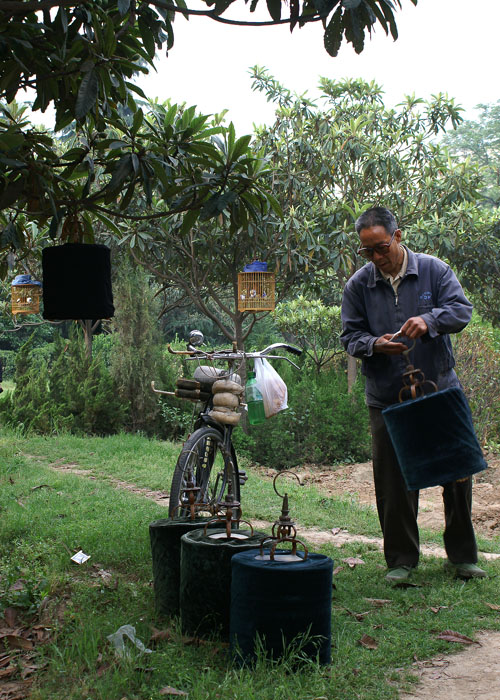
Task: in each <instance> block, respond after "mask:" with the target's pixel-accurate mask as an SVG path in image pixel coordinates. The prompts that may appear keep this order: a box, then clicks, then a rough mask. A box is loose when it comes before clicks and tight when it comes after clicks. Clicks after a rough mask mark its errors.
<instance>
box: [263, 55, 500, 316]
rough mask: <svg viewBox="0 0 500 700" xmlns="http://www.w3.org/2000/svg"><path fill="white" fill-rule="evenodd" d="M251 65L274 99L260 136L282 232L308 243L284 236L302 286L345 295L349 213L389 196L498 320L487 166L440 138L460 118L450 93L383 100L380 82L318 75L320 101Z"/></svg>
mask: <svg viewBox="0 0 500 700" xmlns="http://www.w3.org/2000/svg"><path fill="white" fill-rule="evenodd" d="M252 74H253V77H254V87H255V89H257V90H260V91H263V92H265V93H266V94H267V96H268V99H270V100H272V101H273V102H275V103H276V105H277V106H278V108H277V111H276V121H275V123H274V124H273V125H272V126H271V127H264V128H262V129H260V130H259V132H258V134H257V145H258V146H260V147H261V148H263V149H264V152H266V153H267V154H268V155H270V156H271V158H272V164H273V166H274V168H275V173H274V176H273V182H272V188H273V193H274V194H275V195H276V197H277V199H278V201H279V202H280V205H281V207H282V209H283V212H284V218H283V220H282V222H281V223H279V224H278V229H279V230H281V231H282V235H283V236H284V238H285V240H292V241H295V240H296V239H300V240H302V241H304V242H305V243H306V245H305V248H306V250H307V253H306V254H305V253H304V247H303V248H302V249H299V248H296V247H295V246H294V245H289V246H288V250H289V259H290V262H289V263H288V264H290V265H292V266H293V265H297V266H300V268H301V270H302V280H301V281H302V282H303V284H304V285H307V286H308V287H309V288H312V289H315V290H316V294H317V296H320V295H321V294H325V293H326V291H327V290H328V294H329V296H330V300H331V301H332V302H333V303H338V302H339V300H340V294H341V290H342V288H343V286H344V284H345V282H346V280H347V278H348V277H350V275H351V274H352V273H353V272H354V271H355V269H356V268H357V267H358V266H359V259H358V258H357V257H356V248H357V246H358V240H357V235H356V233H355V232H354V230H353V229H354V226H353V224H354V221H355V219H356V218H357V217H358V216H359V214H360V213H361V212H362V211H363V210H364V209H365V208H367V207H369V206H372V205H382V206H387V207H388V208H389V209H391V210H392V211H394V212H395V214H396V218H397V219H398V221H399V224H400V227H401V229H402V230H403V233H404V236H405V240H406V241H407V242H408V243H409V244H410V245H411V246H414V247H415V248H416V249H417V250H421V251H424V252H427V253H431V254H432V253H433V254H437V255H439V256H440V257H442V258H444V259H446V260H447V261H449V262H450V264H452V265H453V266H455V267H456V268H457V269H458V270H459V271H460V276H461V279H462V281H463V283H464V285H465V286H466V287H467V289H468V290H469V291H470V292H472V293H474V294H475V295H477V296H478V298H479V299H480V300H481V312H482V313H483V314H485V315H487V316H488V317H489V318H490V319H491V320H496V321H498V319H499V316H498V308H499V301H500V287H499V281H498V280H499V278H500V277H499V269H498V255H497V251H498V237H499V233H498V228H497V225H496V222H495V217H494V215H492V214H488V213H486V212H482V211H481V208H480V207H478V206H477V201H478V199H479V198H480V194H479V192H480V190H481V189H482V187H483V184H484V180H483V176H482V173H481V171H480V169H479V167H478V166H477V165H474V164H473V163H471V162H468V161H466V162H464V161H463V159H461V158H459V157H451V156H450V155H449V153H448V150H447V149H446V148H445V147H444V146H443V145H442V144H439V143H436V136H437V135H440V134H443V133H445V132H446V130H447V129H448V128H449V127H452V128H456V127H457V126H458V125H459V124H460V122H461V120H462V118H461V108H459V107H457V105H456V104H455V103H454V101H453V99H450V98H448V97H447V96H446V95H443V94H439V95H434V96H432V98H431V99H430V100H427V101H425V100H423V99H421V98H417V97H415V96H408V97H406V98H405V99H404V101H403V102H402V103H401V104H400V105H398V106H397V107H396V108H395V109H388V108H386V107H385V106H384V103H383V95H382V90H381V88H380V87H379V86H378V85H376V84H375V83H373V82H372V83H367V82H365V81H362V80H343V81H334V80H329V79H326V78H321V80H320V85H321V88H322V92H323V100H324V102H325V107H324V108H322V109H320V108H319V107H318V106H317V105H316V104H315V103H313V102H311V101H310V100H308V99H306V98H305V97H304V96H297V95H293V94H292V93H291V92H290V91H289V90H287V89H286V88H285V87H284V86H282V85H280V84H279V83H278V82H277V81H276V80H274V79H273V78H272V77H271V76H270V75H269V73H268V71H267V70H265V69H262V68H259V67H257V66H256V67H254V68H253V69H252ZM325 249H326V250H325ZM325 260H327V261H328V263H327V264H325ZM320 261H321V262H320ZM363 262H364V261H363ZM322 270H324V271H325V272H323V273H322V272H321V271H322ZM485 282H486V284H485Z"/></svg>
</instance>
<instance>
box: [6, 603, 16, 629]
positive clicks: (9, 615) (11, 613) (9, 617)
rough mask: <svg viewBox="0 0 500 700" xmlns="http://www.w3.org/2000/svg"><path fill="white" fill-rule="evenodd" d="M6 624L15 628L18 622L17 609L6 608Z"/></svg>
mask: <svg viewBox="0 0 500 700" xmlns="http://www.w3.org/2000/svg"><path fill="white" fill-rule="evenodd" d="M3 616H4V620H5V622H6V623H7V624H8V626H9V627H12V628H14V627H15V626H16V622H17V610H16V609H15V608H5V610H4V611H3Z"/></svg>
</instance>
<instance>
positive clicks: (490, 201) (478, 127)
mask: <svg viewBox="0 0 500 700" xmlns="http://www.w3.org/2000/svg"><path fill="white" fill-rule="evenodd" d="M478 109H479V110H480V111H479V116H478V118H477V119H475V120H474V119H469V120H466V121H464V122H462V124H460V126H459V127H458V128H457V129H456V130H455V131H453V132H450V133H449V134H446V136H445V137H444V138H443V143H444V144H445V145H447V146H448V147H449V149H450V151H451V153H453V154H454V155H455V156H459V157H460V158H462V159H464V160H465V159H470V161H471V162H472V163H475V164H476V165H478V166H479V167H481V168H482V170H483V176H484V181H485V182H484V187H483V188H482V190H481V195H482V202H483V204H484V206H486V207H490V208H498V207H499V206H500V101H498V102H496V103H494V104H488V105H485V104H481V105H478Z"/></svg>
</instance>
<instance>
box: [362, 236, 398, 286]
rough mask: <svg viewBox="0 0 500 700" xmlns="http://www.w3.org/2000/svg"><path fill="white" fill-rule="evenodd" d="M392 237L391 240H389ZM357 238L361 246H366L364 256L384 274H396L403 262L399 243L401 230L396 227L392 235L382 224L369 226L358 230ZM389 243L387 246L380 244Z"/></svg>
mask: <svg viewBox="0 0 500 700" xmlns="http://www.w3.org/2000/svg"><path fill="white" fill-rule="evenodd" d="M391 238H392V242H391ZM359 240H360V242H361V247H362V248H368V255H366V254H365V257H366V258H367V259H368V260H371V261H372V262H373V264H374V265H375V266H376V267H378V269H379V270H381V271H382V272H383V273H384V274H385V275H391V276H394V275H396V274H397V273H398V272H399V270H400V269H401V265H402V263H403V257H404V255H403V251H402V250H401V246H400V245H399V244H400V242H401V231H400V230H399V229H396V231H395V232H394V236H391V234H390V233H388V232H387V230H386V229H385V227H384V226H369V227H368V228H363V229H361V231H360V232H359ZM387 243H390V245H389V247H386V246H384V245H382V246H381V247H380V248H379V247H378V246H380V244H387Z"/></svg>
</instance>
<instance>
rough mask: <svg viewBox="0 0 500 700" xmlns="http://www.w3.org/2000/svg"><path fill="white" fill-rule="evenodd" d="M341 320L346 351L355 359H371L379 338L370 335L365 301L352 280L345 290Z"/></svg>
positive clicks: (342, 339) (341, 337)
mask: <svg viewBox="0 0 500 700" xmlns="http://www.w3.org/2000/svg"><path fill="white" fill-rule="evenodd" d="M341 319H342V334H341V336H340V341H341V343H342V345H343V346H344V348H345V350H346V351H347V352H348V353H349V355H352V356H353V357H371V356H372V355H373V346H374V344H375V341H376V340H377V337H376V336H374V335H372V334H371V333H370V330H369V324H368V319H367V317H366V311H365V307H364V303H363V299H362V298H360V296H359V294H358V292H357V290H356V286H355V284H353V282H352V280H350V281H349V282H348V283H347V285H346V287H345V289H344V295H343V297H342V309H341Z"/></svg>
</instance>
